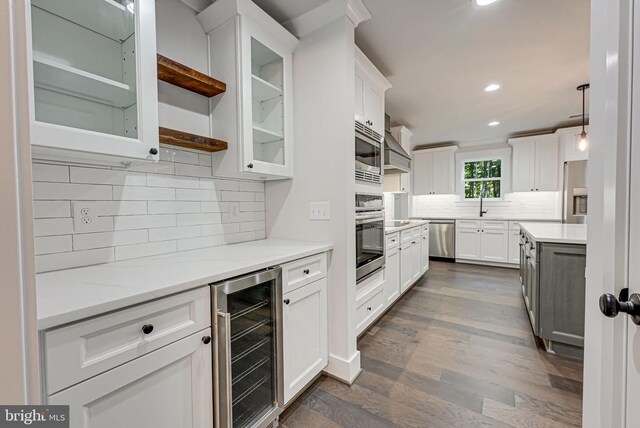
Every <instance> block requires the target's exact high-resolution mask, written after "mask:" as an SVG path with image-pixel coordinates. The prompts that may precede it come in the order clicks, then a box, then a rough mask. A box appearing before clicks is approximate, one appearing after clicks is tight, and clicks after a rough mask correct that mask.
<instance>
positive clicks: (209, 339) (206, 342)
mask: <svg viewBox="0 0 640 428" xmlns="http://www.w3.org/2000/svg"><path fill="white" fill-rule="evenodd" d="M202 343H204V344H205V345H208V344H209V343H211V336H205V337H203V338H202Z"/></svg>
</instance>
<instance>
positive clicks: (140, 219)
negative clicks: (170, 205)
mask: <svg viewBox="0 0 640 428" xmlns="http://www.w3.org/2000/svg"><path fill="white" fill-rule="evenodd" d="M175 225H176V215H175V214H154V215H125V216H117V217H114V229H115V230H133V229H152V228H154V227H172V226H175Z"/></svg>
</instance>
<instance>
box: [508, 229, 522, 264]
mask: <svg viewBox="0 0 640 428" xmlns="http://www.w3.org/2000/svg"><path fill="white" fill-rule="evenodd" d="M509 263H513V264H516V265H517V264H519V263H520V231H519V230H510V231H509Z"/></svg>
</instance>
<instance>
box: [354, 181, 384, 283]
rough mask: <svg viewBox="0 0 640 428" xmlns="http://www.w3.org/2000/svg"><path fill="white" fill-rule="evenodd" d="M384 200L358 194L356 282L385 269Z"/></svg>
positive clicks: (375, 195)
mask: <svg viewBox="0 0 640 428" xmlns="http://www.w3.org/2000/svg"><path fill="white" fill-rule="evenodd" d="M384 262H385V256H384V199H383V195H382V194H368V193H356V281H361V280H363V279H365V278H366V277H368V276H369V275H371V274H373V273H375V272H377V271H379V270H380V269H382V268H384Z"/></svg>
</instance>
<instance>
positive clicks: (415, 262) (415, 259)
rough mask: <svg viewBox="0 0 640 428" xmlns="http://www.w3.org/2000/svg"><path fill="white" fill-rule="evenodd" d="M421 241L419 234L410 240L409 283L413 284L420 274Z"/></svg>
mask: <svg viewBox="0 0 640 428" xmlns="http://www.w3.org/2000/svg"><path fill="white" fill-rule="evenodd" d="M421 251H422V242H421V238H420V236H418V237H416V238H415V239H414V240H413V241H411V250H410V252H411V283H412V284H413V283H414V282H416V281H417V280H418V279H419V278H420V277H421V276H422V260H421Z"/></svg>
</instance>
